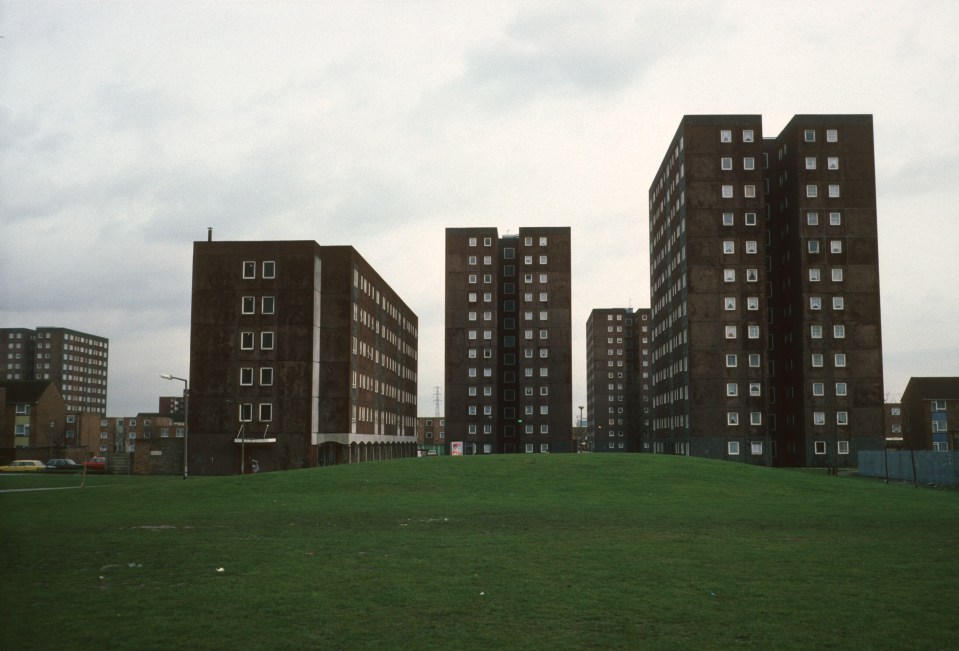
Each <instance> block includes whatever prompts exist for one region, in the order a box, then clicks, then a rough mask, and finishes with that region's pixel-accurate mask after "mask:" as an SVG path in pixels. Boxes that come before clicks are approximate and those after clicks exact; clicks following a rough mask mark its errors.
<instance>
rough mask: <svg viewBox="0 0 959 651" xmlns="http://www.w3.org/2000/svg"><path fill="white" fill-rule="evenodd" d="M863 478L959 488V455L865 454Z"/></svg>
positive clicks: (862, 456) (861, 461)
mask: <svg viewBox="0 0 959 651" xmlns="http://www.w3.org/2000/svg"><path fill="white" fill-rule="evenodd" d="M859 474H860V475H863V476H865V477H880V478H889V479H893V480H895V481H908V482H913V481H914V482H916V483H919V484H923V485H929V484H932V485H935V486H959V452H929V451H926V450H921V451H915V452H913V451H910V450H885V451H883V450H875V451H873V450H869V451H862V452H860V453H859Z"/></svg>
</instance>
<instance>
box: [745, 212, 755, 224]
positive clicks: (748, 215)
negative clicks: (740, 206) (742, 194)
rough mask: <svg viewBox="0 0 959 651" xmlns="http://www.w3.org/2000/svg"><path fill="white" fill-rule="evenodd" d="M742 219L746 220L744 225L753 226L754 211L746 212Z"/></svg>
mask: <svg viewBox="0 0 959 651" xmlns="http://www.w3.org/2000/svg"><path fill="white" fill-rule="evenodd" d="M744 220H745V222H746V226H755V225H756V213H754V212H747V213H746V215H745V217H744Z"/></svg>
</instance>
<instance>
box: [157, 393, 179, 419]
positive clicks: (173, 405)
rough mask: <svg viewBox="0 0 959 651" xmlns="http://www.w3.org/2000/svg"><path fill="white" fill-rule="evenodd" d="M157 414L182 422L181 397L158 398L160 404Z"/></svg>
mask: <svg viewBox="0 0 959 651" xmlns="http://www.w3.org/2000/svg"><path fill="white" fill-rule="evenodd" d="M157 412H158V413H160V414H163V415H165V416H170V417H171V418H173V419H174V420H179V421H182V420H183V419H184V418H185V417H184V413H185V412H184V411H183V396H182V395H179V396H160V403H159V406H158V408H157Z"/></svg>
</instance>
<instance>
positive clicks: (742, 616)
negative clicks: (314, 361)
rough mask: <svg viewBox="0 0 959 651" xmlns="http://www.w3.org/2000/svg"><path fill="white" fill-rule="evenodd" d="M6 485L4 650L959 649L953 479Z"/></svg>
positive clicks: (539, 472)
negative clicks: (934, 486)
mask: <svg viewBox="0 0 959 651" xmlns="http://www.w3.org/2000/svg"><path fill="white" fill-rule="evenodd" d="M79 483H80V478H79V477H77V476H73V477H49V476H43V477H0V489H11V488H34V487H41V486H44V487H52V488H59V487H65V486H77V485H79ZM0 506H2V511H0V512H2V518H3V521H2V527H3V535H2V542H0V552H2V558H3V564H4V571H3V577H2V580H3V590H2V592H0V594H2V604H0V646H2V648H5V649H50V648H61V649H71V648H74V649H87V648H97V649H111V648H112V649H128V648H137V649H228V648H238V649H282V648H290V649H302V648H317V649H320V648H322V649H461V648H468V649H725V648H737V649H742V648H745V649H788V648H794V649H824V648H836V649H949V648H956V647H957V646H959V624H957V618H956V617H955V614H954V611H955V605H956V604H957V603H959V560H957V556H956V541H957V538H959V494H957V493H956V492H955V491H945V490H926V489H922V490H916V489H914V488H912V487H908V486H902V485H886V484H883V483H882V482H877V481H873V480H865V479H860V478H854V477H839V478H836V477H828V476H826V475H824V474H812V473H803V472H792V471H785V470H770V469H765V468H759V467H754V466H745V465H739V464H734V463H724V462H714V461H707V460H702V459H689V458H682V457H670V456H652V455H600V454H592V455H551V456H548V455H535V456H533V455H528V456H526V455H515V456H491V457H431V458H423V459H407V460H399V461H390V462H385V461H384V462H376V463H368V464H362V465H353V466H340V467H335V468H323V469H316V470H305V471H293V472H283V473H264V474H259V475H252V476H246V477H228V478H205V477H192V478H191V479H190V480H188V481H183V480H182V479H176V478H149V477H110V476H103V477H95V476H91V477H87V478H86V485H85V487H84V488H83V489H69V490H45V491H30V492H5V493H0Z"/></svg>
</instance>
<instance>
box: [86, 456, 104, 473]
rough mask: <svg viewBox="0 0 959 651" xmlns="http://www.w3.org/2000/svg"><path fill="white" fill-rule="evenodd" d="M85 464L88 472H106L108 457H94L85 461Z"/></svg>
mask: <svg viewBox="0 0 959 651" xmlns="http://www.w3.org/2000/svg"><path fill="white" fill-rule="evenodd" d="M83 465H84V466H86V469H87V472H106V469H107V458H106V457H92V458H91V459H90V460H89V461H84V462H83Z"/></svg>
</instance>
